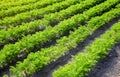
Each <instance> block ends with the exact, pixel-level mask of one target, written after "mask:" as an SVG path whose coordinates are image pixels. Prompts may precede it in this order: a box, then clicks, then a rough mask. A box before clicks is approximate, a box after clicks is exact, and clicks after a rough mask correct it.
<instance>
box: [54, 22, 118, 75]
mask: <svg viewBox="0 0 120 77" xmlns="http://www.w3.org/2000/svg"><path fill="white" fill-rule="evenodd" d="M118 41H120V22H118V23H117V24H115V25H113V26H112V28H111V29H110V30H108V31H106V32H105V34H103V35H101V37H99V38H97V39H96V40H95V41H94V42H93V43H92V44H91V45H89V46H87V47H86V48H85V50H84V51H85V52H84V53H79V54H78V55H77V56H75V57H74V58H73V59H72V62H69V63H68V64H66V65H65V66H63V67H61V68H59V69H58V70H57V71H55V72H54V75H53V77H85V76H86V75H87V74H88V72H89V71H90V70H91V68H92V67H93V66H95V65H96V63H97V62H98V61H99V60H100V59H102V58H105V56H106V55H107V54H108V53H109V50H110V49H111V48H112V47H113V46H114V45H115V44H116V43H117V42H118Z"/></svg>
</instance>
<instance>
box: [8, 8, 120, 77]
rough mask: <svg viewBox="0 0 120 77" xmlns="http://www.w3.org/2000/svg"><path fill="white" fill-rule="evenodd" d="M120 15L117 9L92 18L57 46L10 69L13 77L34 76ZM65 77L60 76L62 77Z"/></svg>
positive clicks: (59, 41) (44, 50) (59, 40)
mask: <svg viewBox="0 0 120 77" xmlns="http://www.w3.org/2000/svg"><path fill="white" fill-rule="evenodd" d="M119 15H120V8H116V9H113V10H111V11H109V12H106V13H105V14H103V15H102V16H98V17H95V18H92V19H91V20H90V21H89V22H88V24H86V25H84V26H80V27H79V28H78V29H77V30H75V31H74V32H71V33H70V35H69V36H68V37H62V38H61V39H58V40H57V44H56V45H55V46H51V47H50V48H44V49H41V51H38V52H36V53H30V54H29V55H28V57H27V58H26V59H25V60H24V62H19V63H18V64H17V65H16V67H11V68H10V71H11V73H12V75H13V76H17V77H23V74H22V73H24V75H26V76H29V75H31V74H33V73H34V72H36V71H38V70H40V69H41V68H43V67H44V66H45V65H47V64H48V63H50V62H51V61H54V60H55V59H57V58H58V57H60V56H62V55H63V54H65V53H66V52H67V51H69V50H70V49H72V48H75V47H76V46H77V44H78V43H80V42H82V41H83V40H84V39H85V38H86V37H87V36H88V35H90V34H91V33H93V32H94V31H95V30H97V29H98V28H99V27H101V26H102V25H103V24H105V23H107V22H109V21H110V20H112V19H114V18H116V17H117V16H119ZM108 16H109V17H108ZM74 37H75V38H74ZM61 48H62V49H61ZM28 64H29V65H28ZM64 72H65V71H64ZM61 74H62V73H61ZM58 75H59V74H58ZM58 75H57V76H58ZM57 76H56V77H57ZM64 76H66V75H64ZM64 76H63V75H60V77H64ZM68 77H69V76H68ZM73 77H74V76H73ZM76 77H77V76H76Z"/></svg>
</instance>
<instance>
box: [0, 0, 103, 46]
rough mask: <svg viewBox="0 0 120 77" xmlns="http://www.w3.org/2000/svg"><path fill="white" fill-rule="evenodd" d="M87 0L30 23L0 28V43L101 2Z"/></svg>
mask: <svg viewBox="0 0 120 77" xmlns="http://www.w3.org/2000/svg"><path fill="white" fill-rule="evenodd" d="M88 1H89V0H86V1H82V2H81V3H80V4H76V5H72V6H70V7H69V8H67V9H65V10H61V11H60V12H56V13H50V14H48V15H45V17H44V19H42V20H37V21H33V22H31V23H27V24H24V25H21V26H17V27H14V28H9V29H8V30H7V31H6V30H1V31H0V44H2V43H7V41H9V40H13V39H17V38H19V37H22V36H24V35H26V34H29V33H30V32H33V31H38V29H42V28H45V27H47V26H50V25H51V24H52V23H55V22H60V21H62V20H64V19H65V18H68V17H70V16H72V15H74V14H76V13H77V12H81V11H83V10H84V9H87V8H90V7H92V6H94V5H95V4H98V3H100V2H101V1H97V0H91V1H89V2H88Z"/></svg>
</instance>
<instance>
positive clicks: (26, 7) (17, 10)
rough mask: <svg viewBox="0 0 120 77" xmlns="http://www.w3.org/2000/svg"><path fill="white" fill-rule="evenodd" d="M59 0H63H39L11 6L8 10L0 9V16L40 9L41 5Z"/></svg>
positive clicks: (58, 0) (59, 0) (44, 5)
mask: <svg viewBox="0 0 120 77" xmlns="http://www.w3.org/2000/svg"><path fill="white" fill-rule="evenodd" d="M61 1H64V0H46V1H44V0H43V1H41V0H40V1H38V2H36V3H34V4H32V5H31V4H28V5H24V6H17V7H12V8H9V9H8V10H1V11H0V18H4V17H7V16H12V15H15V14H19V13H21V12H25V11H30V10H33V9H40V8H43V7H46V6H48V5H52V4H54V3H56V2H57V3H58V2H61Z"/></svg>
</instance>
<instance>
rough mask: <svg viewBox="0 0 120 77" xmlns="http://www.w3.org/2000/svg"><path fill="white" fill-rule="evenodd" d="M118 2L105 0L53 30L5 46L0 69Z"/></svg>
mask: <svg viewBox="0 0 120 77" xmlns="http://www.w3.org/2000/svg"><path fill="white" fill-rule="evenodd" d="M119 2H120V1H119V0H118V1H117V0H107V1H105V2H104V3H101V4H100V5H96V6H95V7H93V8H91V9H89V10H87V11H85V12H84V13H83V14H78V15H75V16H73V17H71V18H70V19H68V20H64V21H63V22H60V23H59V24H58V25H57V26H55V27H53V28H52V27H47V28H46V29H45V30H44V31H42V32H36V34H33V35H28V36H26V37H24V38H23V39H22V40H20V41H18V42H16V43H15V44H8V45H5V46H4V48H3V49H2V50H1V51H0V67H4V66H5V65H7V64H8V63H9V62H12V61H13V60H15V58H17V57H19V55H21V54H26V53H29V52H31V50H32V49H34V47H36V46H40V45H43V44H44V43H46V42H47V41H49V40H51V39H52V38H55V37H58V36H60V35H63V34H64V33H65V32H66V31H69V30H70V29H72V28H75V27H76V26H77V24H80V23H82V22H84V21H85V20H88V19H90V18H91V17H94V16H96V15H100V14H102V13H103V12H104V11H107V10H108V9H110V8H111V7H113V5H116V4H117V3H119ZM98 8H99V9H98Z"/></svg>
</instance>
